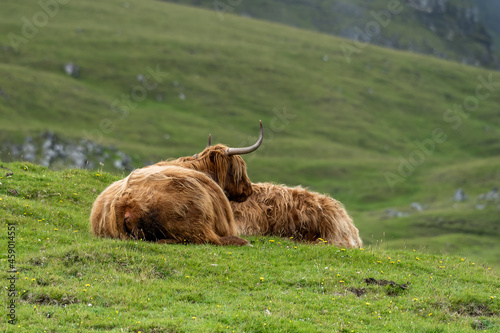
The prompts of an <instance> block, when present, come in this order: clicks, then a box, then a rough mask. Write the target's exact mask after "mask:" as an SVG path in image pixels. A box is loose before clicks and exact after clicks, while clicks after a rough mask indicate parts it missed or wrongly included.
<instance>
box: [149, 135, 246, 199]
mask: <svg viewBox="0 0 500 333" xmlns="http://www.w3.org/2000/svg"><path fill="white" fill-rule="evenodd" d="M227 149H228V147H227V146H225V145H221V144H218V145H215V146H211V147H207V148H206V149H205V150H203V151H202V152H201V153H200V154H197V156H189V157H181V158H178V159H176V160H167V161H162V162H158V163H156V164H154V165H155V166H166V165H173V166H180V167H184V168H188V169H193V170H197V171H201V172H204V173H206V174H207V175H209V176H210V177H211V178H212V179H213V180H214V181H215V182H216V183H217V184H219V186H220V187H221V188H222V189H223V190H224V193H226V196H227V197H228V199H229V200H231V201H237V202H243V201H245V200H246V199H247V197H249V196H250V195H251V194H252V183H251V182H250V179H249V178H248V175H247V170H246V164H245V161H243V159H242V158H241V157H240V156H239V155H232V156H227V155H226V154H225V152H226V150H227Z"/></svg>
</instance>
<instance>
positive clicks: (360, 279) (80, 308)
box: [0, 163, 500, 332]
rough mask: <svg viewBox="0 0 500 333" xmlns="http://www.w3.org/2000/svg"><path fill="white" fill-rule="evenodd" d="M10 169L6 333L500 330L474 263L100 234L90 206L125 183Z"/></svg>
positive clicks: (4, 191)
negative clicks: (11, 319) (93, 229)
mask: <svg viewBox="0 0 500 333" xmlns="http://www.w3.org/2000/svg"><path fill="white" fill-rule="evenodd" d="M3 166H4V167H5V168H8V169H9V170H10V171H9V172H11V173H12V175H11V176H9V177H3V178H2V179H0V181H1V182H2V186H1V187H0V220H2V221H3V222H4V223H2V228H4V232H2V242H1V244H3V245H2V246H3V247H4V249H7V247H8V244H13V246H10V248H11V249H13V251H14V253H12V254H11V257H10V258H8V257H7V255H2V259H1V262H2V267H4V269H3V270H2V271H3V273H2V276H3V277H6V278H2V281H3V283H2V287H5V288H6V290H9V289H10V288H13V287H11V284H12V283H14V285H15V289H16V292H15V297H10V296H8V294H7V292H3V293H2V299H3V301H2V303H3V304H10V303H7V302H9V301H10V300H11V299H14V300H15V303H14V304H15V310H14V312H15V315H16V319H17V321H16V323H15V325H7V324H6V322H7V320H8V318H7V315H8V314H9V312H8V311H9V309H7V307H2V308H3V310H2V311H3V313H2V318H3V319H2V326H1V327H2V331H5V332H27V331H30V332H84V331H110V332H243V331H245V332H353V331H354V332H474V331H476V330H478V329H480V330H486V331H491V332H494V331H496V330H498V329H499V328H500V316H499V315H500V302H499V300H498V297H499V296H500V283H499V281H500V280H499V278H498V274H497V273H496V272H495V271H494V270H493V269H492V268H491V267H489V266H485V265H482V264H479V263H477V262H476V261H474V260H471V259H470V258H468V257H458V256H448V255H429V254H426V253H423V252H421V251H419V250H418V249H411V248H409V249H407V250H386V249H384V247H383V246H368V247H365V248H362V249H356V250H350V249H342V248H337V247H334V246H326V245H307V244H301V243H295V242H292V241H291V240H289V239H280V238H263V237H252V238H249V240H250V241H251V243H252V244H253V247H241V248H238V247H217V246H212V245H161V244H155V243H146V242H140V241H119V240H111V239H101V238H94V237H92V235H91V234H90V232H89V223H88V217H89V214H90V207H91V205H92V202H93V200H94V198H95V196H96V193H98V192H100V191H101V190H102V189H104V188H105V187H106V186H107V185H108V184H109V183H110V182H112V181H114V180H117V179H119V178H120V177H118V176H115V175H110V174H107V173H102V172H99V171H82V170H62V171H57V172H55V171H51V170H49V169H46V168H44V167H40V166H37V165H33V164H29V163H12V164H4V165H3ZM3 170H6V169H3ZM8 189H16V190H17V192H18V193H17V195H16V194H12V193H11V192H9V191H8ZM8 228H10V230H11V231H10V232H11V234H10V235H8V234H7V231H8ZM2 253H6V251H2ZM12 255H14V256H13V257H12ZM12 269H15V270H17V273H14V276H15V279H14V280H10V281H9V280H7V277H10V276H11V275H12V273H10V272H9V271H10V270H12Z"/></svg>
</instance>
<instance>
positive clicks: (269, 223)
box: [160, 122, 362, 248]
mask: <svg viewBox="0 0 500 333" xmlns="http://www.w3.org/2000/svg"><path fill="white" fill-rule="evenodd" d="M262 138H263V129H262V122H261V135H260V138H259V140H258V142H257V143H256V144H255V145H257V144H258V145H260V143H261V142H262ZM255 145H254V146H255ZM226 149H228V148H227V147H226V146H224V145H216V146H213V147H210V138H209V143H208V145H207V147H206V148H205V150H203V151H202V152H201V153H200V154H197V155H195V157H185V158H180V159H178V160H175V161H172V162H175V163H178V162H180V163H183V164H182V166H184V167H188V168H195V169H196V170H198V171H202V172H205V173H207V174H208V175H210V176H211V177H212V178H213V179H214V180H215V181H216V182H218V183H219V185H220V186H224V182H222V183H221V182H220V181H218V180H219V178H218V175H219V174H222V175H225V174H237V175H244V178H245V188H250V186H251V189H252V190H251V192H250V191H247V192H246V195H247V198H248V199H247V200H246V201H244V202H243V201H242V200H235V197H234V196H232V195H228V198H229V200H230V201H231V207H232V209H233V212H234V218H235V221H236V224H237V228H238V233H239V234H240V235H246V236H250V235H273V236H279V237H290V238H293V239H295V240H299V241H306V242H317V241H323V242H325V243H328V244H333V245H336V246H341V247H349V248H352V247H361V246H362V241H361V239H360V237H359V231H358V229H357V228H356V227H355V226H354V224H353V221H352V218H351V217H350V216H349V214H348V213H347V211H346V210H345V208H344V206H343V205H342V203H340V202H339V201H337V200H335V199H333V198H331V197H329V196H327V195H322V194H319V193H315V192H312V191H308V190H306V189H304V188H302V187H292V188H291V187H287V186H283V185H275V184H271V183H254V184H252V183H250V185H249V184H247V183H246V182H247V179H248V177H247V176H246V165H245V164H244V162H243V160H242V159H241V158H240V157H239V156H238V161H239V162H238V163H234V162H233V163H231V164H230V165H231V166H230V167H229V168H228V167H225V168H221V167H220V166H219V165H218V164H217V165H214V162H215V161H216V160H217V161H219V159H213V158H207V157H209V156H211V155H212V154H214V152H215V151H219V152H221V151H225V150H226ZM219 154H220V153H219ZM240 160H241V161H240ZM186 161H192V163H193V164H191V165H190V164H189V163H185V162H186ZM172 162H168V161H167V162H160V163H172ZM218 163H220V162H218ZM214 170H217V171H214ZM248 182H249V180H248ZM234 183H235V182H234V181H233V182H232V184H234ZM225 191H226V193H227V192H228V191H227V189H225ZM249 192H250V194H249ZM235 201H236V202H235Z"/></svg>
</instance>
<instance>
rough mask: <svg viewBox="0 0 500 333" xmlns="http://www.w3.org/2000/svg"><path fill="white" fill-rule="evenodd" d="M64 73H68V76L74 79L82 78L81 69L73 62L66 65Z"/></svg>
mask: <svg viewBox="0 0 500 333" xmlns="http://www.w3.org/2000/svg"><path fill="white" fill-rule="evenodd" d="M64 71H65V72H66V74H68V75H69V76H72V77H74V78H78V77H80V67H78V66H77V65H75V64H74V63H72V62H68V63H66V64H65V65H64Z"/></svg>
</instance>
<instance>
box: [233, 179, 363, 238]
mask: <svg viewBox="0 0 500 333" xmlns="http://www.w3.org/2000/svg"><path fill="white" fill-rule="evenodd" d="M231 207H232V209H233V212H234V219H235V221H236V224H237V227H238V232H239V234H240V235H246V236H251V235H273V236H279V237H293V239H295V240H299V241H306V242H316V241H318V239H319V241H321V240H323V241H325V242H326V243H329V244H333V245H336V246H339V247H347V248H353V247H361V246H362V241H361V239H360V238H359V231H358V229H357V228H356V227H355V226H354V224H353V222H352V219H351V217H350V216H349V215H348V214H347V212H346V210H345V209H344V206H343V205H342V204H341V203H340V202H339V201H337V200H335V199H333V198H331V197H329V196H326V195H322V194H319V193H315V192H311V191H307V190H305V189H303V188H301V187H293V188H291V187H286V186H282V185H274V184H270V183H256V184H253V194H252V195H251V196H250V197H249V198H248V200H247V201H245V202H243V203H236V202H231Z"/></svg>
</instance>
